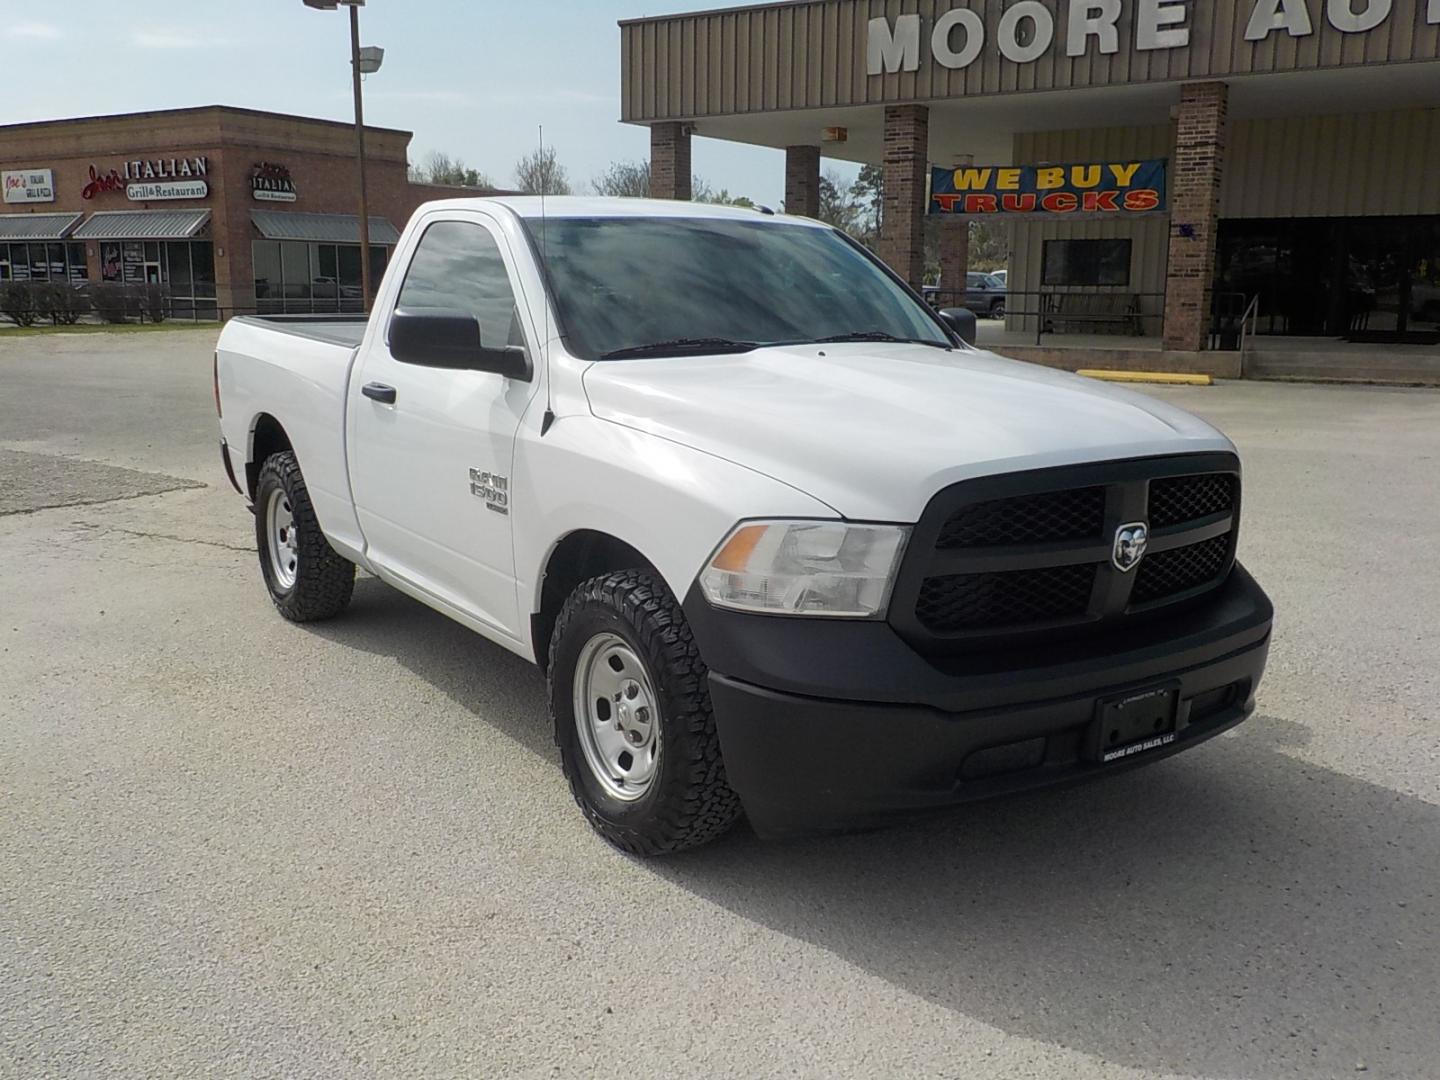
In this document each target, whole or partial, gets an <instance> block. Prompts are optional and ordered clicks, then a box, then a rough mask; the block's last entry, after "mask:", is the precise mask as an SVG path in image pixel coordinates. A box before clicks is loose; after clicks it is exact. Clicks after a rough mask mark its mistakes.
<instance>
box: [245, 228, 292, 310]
mask: <svg viewBox="0 0 1440 1080" xmlns="http://www.w3.org/2000/svg"><path fill="white" fill-rule="evenodd" d="M252 261H253V264H254V272H255V310H256V311H257V312H258V313H259V314H261V315H269V314H273V313H275V312H280V311H284V310H285V304H284V301H283V291H282V289H281V285H280V244H279V242H278V241H275V240H256V241H255V245H254V247H253V248H252Z"/></svg>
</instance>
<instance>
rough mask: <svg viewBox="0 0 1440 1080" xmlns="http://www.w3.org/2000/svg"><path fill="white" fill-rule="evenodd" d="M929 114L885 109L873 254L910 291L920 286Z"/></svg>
mask: <svg viewBox="0 0 1440 1080" xmlns="http://www.w3.org/2000/svg"><path fill="white" fill-rule="evenodd" d="M929 167H930V110H929V109H927V108H926V107H925V106H924V105H887V106H886V107H885V201H884V211H883V216H882V219H881V225H880V250H879V252H878V254H879V255H880V258H882V259H884V260H885V262H887V263H888V264H889V265H890V268H891V269H892V270H894V271H895V272H896V273H897V274H899V275H900V276H901V277H902V278H904V279H905V280H906V281H907V282H909V283H910V285H911V286H912V287H914V288H916V289H918V288H920V287H921V286H922V285H923V284H924V283H925V200H926V181H927V179H928V176H927V175H926V174H927V172H928V170H929Z"/></svg>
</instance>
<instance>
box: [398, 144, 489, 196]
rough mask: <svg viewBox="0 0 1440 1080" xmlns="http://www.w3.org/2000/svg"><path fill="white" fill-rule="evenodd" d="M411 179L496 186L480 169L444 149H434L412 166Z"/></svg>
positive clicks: (418, 182) (474, 185)
mask: <svg viewBox="0 0 1440 1080" xmlns="http://www.w3.org/2000/svg"><path fill="white" fill-rule="evenodd" d="M410 180H411V182H412V183H416V184H449V185H452V186H457V187H473V188H494V187H495V184H494V182H493V181H492V180H491V179H490V177H488V176H486V175H485V174H484V173H482V172H480V171H479V170H478V169H472V168H470V167H469V166H467V165H466V164H465V162H463V161H461V160H460V159H459V158H452V157H451V156H450V155H449V154H447V153H445V152H444V151H443V150H432V151H431V152H430V154H429V155H428V156H427V157H426V158H425V160H424V161H422V162H421V163H420V164H418V165H412V166H410Z"/></svg>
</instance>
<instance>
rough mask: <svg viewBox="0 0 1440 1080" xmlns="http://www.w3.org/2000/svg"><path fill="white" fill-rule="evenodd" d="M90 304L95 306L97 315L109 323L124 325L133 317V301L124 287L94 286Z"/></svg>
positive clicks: (91, 291)
mask: <svg viewBox="0 0 1440 1080" xmlns="http://www.w3.org/2000/svg"><path fill="white" fill-rule="evenodd" d="M90 302H91V303H92V304H94V306H95V314H96V315H99V316H100V318H102V319H103V320H105V322H107V323H116V324H118V323H123V322H125V321H126V320H127V319H128V318H129V317H130V315H131V301H130V297H129V296H128V295H127V291H126V287H125V286H124V285H116V284H109V283H106V284H101V285H92V286H91V287H90ZM136 313H137V314H138V311H137V312H136Z"/></svg>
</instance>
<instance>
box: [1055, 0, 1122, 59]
mask: <svg viewBox="0 0 1440 1080" xmlns="http://www.w3.org/2000/svg"><path fill="white" fill-rule="evenodd" d="M1119 20H1120V0H1070V32H1069V33H1068V34H1067V35H1066V41H1065V55H1066V56H1084V55H1085V46H1086V44H1087V43H1088V39H1089V38H1091V37H1097V38H1099V39H1100V51H1101V52H1102V53H1103V54H1105V55H1106V56H1109V55H1111V54H1113V53H1117V52H1119V51H1120V31H1118V30H1116V29H1115V24H1116V23H1117V22H1118V21H1119Z"/></svg>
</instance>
